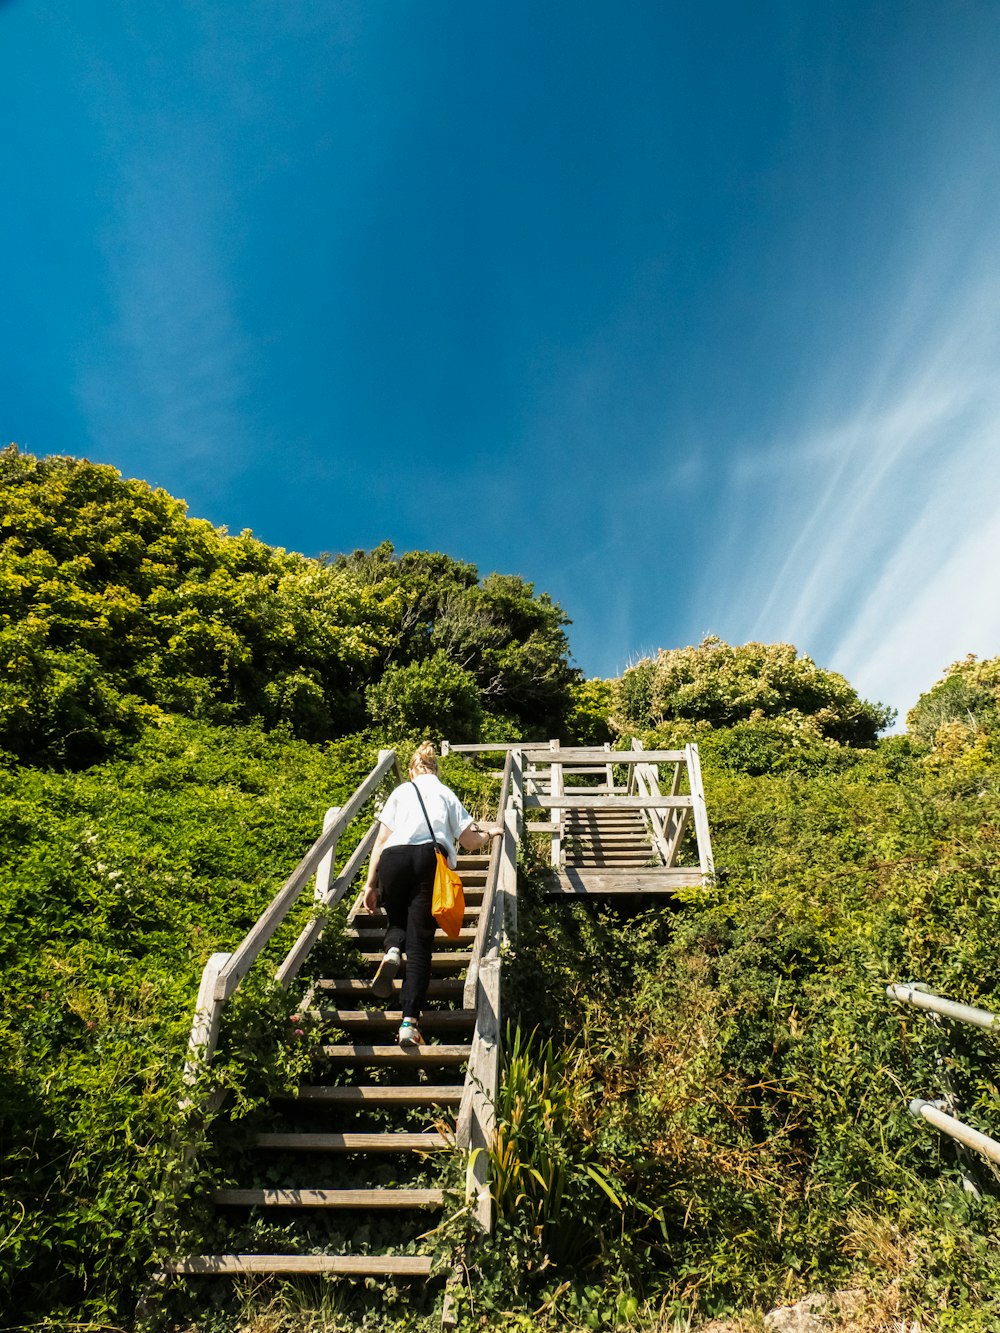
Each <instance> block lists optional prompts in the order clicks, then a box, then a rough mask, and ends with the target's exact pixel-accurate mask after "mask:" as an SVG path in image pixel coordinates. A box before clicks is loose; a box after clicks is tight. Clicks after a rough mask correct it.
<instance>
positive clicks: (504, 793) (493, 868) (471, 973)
mask: <svg viewBox="0 0 1000 1333" xmlns="http://www.w3.org/2000/svg"><path fill="white" fill-rule="evenodd" d="M513 763H514V756H513V754H512V753H509V754H508V755H507V758H506V760H505V762H504V768H503V777H502V779H501V781H500V799H499V803H498V806H497V820H498V821H499V820H501V819H503V817H504V812H505V810H506V807H507V803H508V801H509V798H510V788H511V771H512V766H513ZM504 854H505V852H504V844H503V840H500V841H495V840H494V841H493V842H492V844H491V846H490V856H489V865H488V867H487V873H486V881H485V884H484V888H483V898H482V906H481V908H480V912H479V921H478V923H477V925H476V937H475V939H474V940H473V943H472V957H471V958H470V960H469V970H468V972H467V973H466V977H465V991H464V994H463V999H462V1004H463V1005H464V1007H465V1008H467V1009H470V1008H473V1007H474V1006H475V1003H476V987H477V985H478V977H479V962H480V959H481V958H482V956H483V952H484V941H485V939H486V935H487V932H488V931H489V929H490V921H491V918H492V915H493V910H494V905H495V902H496V893H497V884H498V882H499V877H500V863H501V859H502V857H503V856H504Z"/></svg>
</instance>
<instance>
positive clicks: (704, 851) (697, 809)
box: [684, 744, 715, 876]
mask: <svg viewBox="0 0 1000 1333" xmlns="http://www.w3.org/2000/svg"><path fill="white" fill-rule="evenodd" d="M684 755H685V758H686V759H687V770H688V786H689V787H690V788H691V805H692V809H693V813H694V827H695V834H696V836H697V842H698V863H699V865H700V866H701V873H702V874H703V875H706V876H708V875H714V874H715V862H714V860H713V859H712V839H711V836H710V835H709V832H708V810H707V809H706V806H705V788H704V787H703V786H702V781H701V761H700V759H699V758H698V747H697V745H693V744H689V745H685V747H684Z"/></svg>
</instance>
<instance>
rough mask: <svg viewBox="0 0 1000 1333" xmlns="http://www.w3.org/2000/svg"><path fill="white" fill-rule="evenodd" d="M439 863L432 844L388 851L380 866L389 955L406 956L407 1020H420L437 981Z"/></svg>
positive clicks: (405, 1010)
mask: <svg viewBox="0 0 1000 1333" xmlns="http://www.w3.org/2000/svg"><path fill="white" fill-rule="evenodd" d="M436 870H437V859H436V857H435V855H434V844H433V843H432V842H421V843H417V844H415V845H413V846H406V847H386V848H384V850H383V852H382V856H381V858H380V860H379V863H378V880H379V889H380V890H381V895H382V905H383V907H384V908H385V914H386V916H387V917H388V918H389V928H388V930H387V931H386V932H385V947H386V948H387V949H402V951H403V952H404V953H405V954H406V975H405V977H404V979H403V995H402V1001H403V1017H404V1018H419V1017H420V1011H421V1009H423V1007H424V1002H425V1000H426V999H427V983H428V982H429V981H430V979H431V953H432V951H433V948H434V932H435V930H436V929H437V922H436V921H435V920H434V918H433V917H432V916H431V902H432V900H433V897H434V874H435V871H436Z"/></svg>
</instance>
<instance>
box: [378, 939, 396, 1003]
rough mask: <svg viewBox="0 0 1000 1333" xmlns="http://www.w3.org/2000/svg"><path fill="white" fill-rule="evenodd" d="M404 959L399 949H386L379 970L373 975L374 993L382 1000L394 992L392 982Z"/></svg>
mask: <svg viewBox="0 0 1000 1333" xmlns="http://www.w3.org/2000/svg"><path fill="white" fill-rule="evenodd" d="M401 962H402V959H401V958H400V955H399V950H398V949H386V951H385V953H384V954H383V956H382V961H381V963H379V965H378V971H377V972H376V973H375V975H374V977H372V994H373V995H377V996H378V998H379V999H380V1000H386V999H388V998H389V996H390V995H391V994H392V983H393V982H394V981H395V979H396V973H397V972H398V971H399V967H400V963H401Z"/></svg>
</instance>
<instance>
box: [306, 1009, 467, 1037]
mask: <svg viewBox="0 0 1000 1333" xmlns="http://www.w3.org/2000/svg"><path fill="white" fill-rule="evenodd" d="M315 1016H316V1017H317V1018H319V1019H321V1020H322V1021H324V1022H327V1023H333V1024H335V1025H336V1026H337V1027H340V1028H343V1029H344V1030H345V1031H352V1030H354V1029H355V1028H369V1027H374V1028H398V1027H399V1025H400V1023H402V1021H403V1011H402V1009H320V1010H318V1011H316V1013H315ZM475 1022H476V1011H475V1009H425V1010H424V1012H423V1013H422V1014H421V1016H420V1027H421V1029H422V1030H424V1031H427V1032H440V1031H441V1030H442V1029H443V1028H472V1027H474V1026H475Z"/></svg>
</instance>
